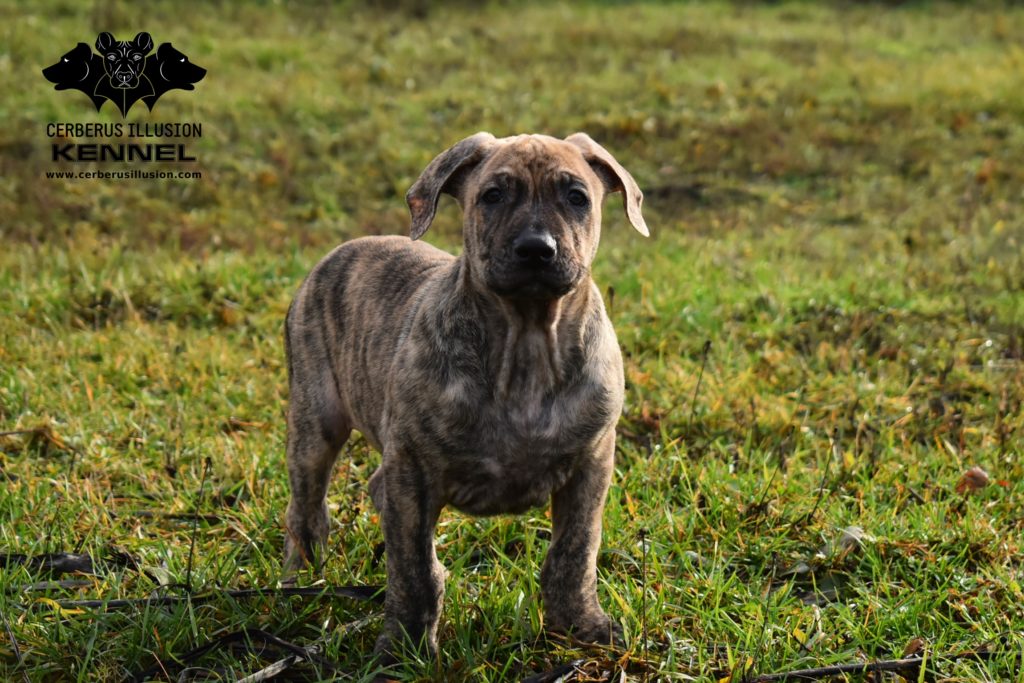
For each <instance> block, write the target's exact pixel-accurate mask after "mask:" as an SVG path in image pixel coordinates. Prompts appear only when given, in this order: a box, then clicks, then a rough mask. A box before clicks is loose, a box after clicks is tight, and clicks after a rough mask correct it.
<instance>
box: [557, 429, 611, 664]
mask: <svg viewBox="0 0 1024 683" xmlns="http://www.w3.org/2000/svg"><path fill="white" fill-rule="evenodd" d="M614 464H615V430H614V429H610V430H608V433H607V434H606V435H605V436H604V438H602V439H601V441H600V443H599V444H598V446H597V448H595V449H594V452H593V454H591V456H590V457H589V458H587V459H586V460H585V462H583V463H581V464H580V466H579V468H578V469H577V470H576V472H575V473H574V474H573V476H572V477H571V478H570V479H569V481H568V482H567V483H566V484H565V486H563V487H562V488H561V489H559V490H558V491H556V492H555V493H554V494H553V495H552V496H551V525H552V530H551V547H550V549H549V550H548V556H547V559H546V560H545V561H544V568H543V569H542V570H541V575H540V582H541V590H542V592H543V596H544V615H545V625H546V628H548V629H549V630H551V631H558V632H563V633H571V634H572V636H573V637H574V638H576V639H578V640H581V641H584V642H592V643H605V644H621V643H622V627H620V626H619V625H618V624H616V623H614V622H613V621H612V620H611V619H610V618H609V617H608V615H607V614H605V613H604V611H603V610H602V609H601V606H600V605H599V604H598V602H597V551H598V548H599V547H600V545H601V515H602V514H603V512H604V501H605V496H606V495H607V493H608V485H609V484H610V483H611V477H612V470H613V469H614Z"/></svg>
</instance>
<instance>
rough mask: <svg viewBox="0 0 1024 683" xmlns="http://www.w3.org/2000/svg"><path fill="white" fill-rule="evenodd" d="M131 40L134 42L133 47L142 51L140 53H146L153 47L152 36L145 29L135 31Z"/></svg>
mask: <svg viewBox="0 0 1024 683" xmlns="http://www.w3.org/2000/svg"><path fill="white" fill-rule="evenodd" d="M132 42H133V43H134V44H135V47H137V48H139V51H140V52H142V54H146V53H147V52H149V51H150V50H152V49H153V36H151V35H149V34H148V33H146V32H145V31H142V32H141V33H136V34H135V38H134V39H133V40H132Z"/></svg>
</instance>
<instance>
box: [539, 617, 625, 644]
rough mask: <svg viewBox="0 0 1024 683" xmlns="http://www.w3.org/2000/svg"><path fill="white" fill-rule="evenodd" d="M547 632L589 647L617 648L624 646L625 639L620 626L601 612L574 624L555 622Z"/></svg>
mask: <svg viewBox="0 0 1024 683" xmlns="http://www.w3.org/2000/svg"><path fill="white" fill-rule="evenodd" d="M548 630H550V631H552V632H553V633H559V634H563V635H565V636H568V637H569V638H570V639H571V640H574V641H577V642H580V643H586V644H589V645H604V646H610V647H617V648H622V647H625V646H626V638H625V635H624V633H623V631H622V626H620V625H619V624H618V623H617V622H615V621H612V619H611V617H609V616H608V615H607V614H604V613H603V612H602V613H600V614H599V615H594V616H592V617H588V618H586V619H577V620H576V622H575V623H573V622H569V623H566V622H561V623H560V622H558V621H556V622H555V623H553V624H551V626H549V627H548Z"/></svg>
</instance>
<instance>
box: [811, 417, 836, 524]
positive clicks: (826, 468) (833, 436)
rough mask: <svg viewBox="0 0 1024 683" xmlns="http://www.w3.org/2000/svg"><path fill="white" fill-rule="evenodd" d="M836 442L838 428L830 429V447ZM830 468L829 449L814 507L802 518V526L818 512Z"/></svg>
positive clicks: (830, 455)
mask: <svg viewBox="0 0 1024 683" xmlns="http://www.w3.org/2000/svg"><path fill="white" fill-rule="evenodd" d="M838 440H839V428H838V427H834V428H833V429H832V445H833V448H834V447H835V444H836V442H837V441H838ZM831 466H832V452H831V449H830V450H829V454H828V457H827V458H825V470H824V472H822V473H821V483H820V484H819V485H818V495H817V497H816V498H815V499H814V507H812V508H811V511H810V512H808V513H807V516H806V517H804V519H803V523H804V524H809V523H810V522H811V520H813V519H814V514H815V513H816V512H817V511H818V506H819V505H820V504H821V498H822V496H823V495H824V494H825V484H826V482H828V474H829V471H830V469H831Z"/></svg>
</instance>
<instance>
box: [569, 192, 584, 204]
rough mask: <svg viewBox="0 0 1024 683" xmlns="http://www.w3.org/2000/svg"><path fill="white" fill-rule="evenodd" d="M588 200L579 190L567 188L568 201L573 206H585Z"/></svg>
mask: <svg viewBox="0 0 1024 683" xmlns="http://www.w3.org/2000/svg"><path fill="white" fill-rule="evenodd" d="M588 202H589V200H588V199H587V195H585V194H584V193H583V192H582V191H580V190H569V203H570V204H572V205H573V206H586V205H587V204H588Z"/></svg>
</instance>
